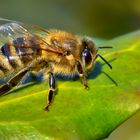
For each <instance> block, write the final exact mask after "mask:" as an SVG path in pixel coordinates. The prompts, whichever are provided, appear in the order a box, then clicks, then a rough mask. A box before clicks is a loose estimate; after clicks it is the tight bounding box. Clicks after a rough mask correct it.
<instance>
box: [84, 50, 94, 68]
mask: <svg viewBox="0 0 140 140" xmlns="http://www.w3.org/2000/svg"><path fill="white" fill-rule="evenodd" d="M82 57H83V61H84V63H85V66H88V65H89V64H91V61H92V56H91V53H90V50H89V49H88V48H85V49H84V51H83V53H82Z"/></svg>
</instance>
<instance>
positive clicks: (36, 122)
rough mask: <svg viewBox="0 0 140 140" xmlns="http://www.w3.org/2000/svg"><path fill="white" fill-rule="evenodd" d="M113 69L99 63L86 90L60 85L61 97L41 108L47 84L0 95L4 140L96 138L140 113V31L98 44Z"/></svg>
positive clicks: (71, 82)
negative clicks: (48, 105)
mask: <svg viewBox="0 0 140 140" xmlns="http://www.w3.org/2000/svg"><path fill="white" fill-rule="evenodd" d="M96 43H97V46H106V45H109V46H113V49H104V50H100V52H99V53H100V54H102V56H103V57H104V58H106V59H107V60H108V61H109V62H110V63H111V65H112V66H113V69H112V70H110V69H109V68H108V66H107V65H105V63H104V62H103V61H102V60H101V59H98V60H97V63H96V65H95V68H94V70H93V72H92V73H91V74H90V76H89V79H88V82H89V86H90V89H89V90H85V89H84V87H83V86H82V85H81V83H80V80H79V79H77V80H62V79H59V80H58V81H57V85H58V94H57V95H56V96H55V99H54V102H53V104H52V106H51V108H50V111H49V112H45V111H44V110H43V108H44V106H45V104H46V101H47V93H48V84H47V83H45V82H41V83H39V84H34V83H30V84H27V85H23V86H21V87H18V88H16V89H14V90H13V91H12V92H11V94H8V95H6V96H2V97H0V138H1V139H2V140H5V139H6V140H19V139H24V140H31V139H33V140H50V139H51V140H52V139H55V140H56V139H57V140H58V139H61V140H64V139H67V140H73V139H74V140H78V139H80V140H91V139H92V140H97V139H102V138H105V137H107V136H108V135H109V134H110V133H111V132H112V131H113V130H114V129H115V128H116V127H117V126H119V125H120V124H121V123H123V122H124V121H125V120H127V119H128V118H129V117H131V116H132V115H133V114H135V113H136V112H137V111H138V110H139V109H140V82H139V80H140V65H139V64H140V59H139V56H140V31H138V32H134V33H131V34H128V35H125V36H121V37H118V38H115V39H112V40H109V41H104V40H96Z"/></svg>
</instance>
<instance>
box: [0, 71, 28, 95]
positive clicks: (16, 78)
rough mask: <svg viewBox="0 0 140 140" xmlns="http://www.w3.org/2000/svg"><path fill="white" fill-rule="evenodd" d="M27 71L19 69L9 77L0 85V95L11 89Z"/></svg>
mask: <svg viewBox="0 0 140 140" xmlns="http://www.w3.org/2000/svg"><path fill="white" fill-rule="evenodd" d="M28 71H29V70H28V69H24V70H22V71H20V72H19V73H17V74H16V75H15V76H14V77H13V78H11V79H10V80H9V81H8V82H7V83H6V84H4V85H2V86H0V96H1V95H3V94H5V93H6V92H8V91H9V90H11V89H12V88H13V87H15V86H16V85H17V84H18V83H19V81H20V80H21V79H22V78H23V76H24V75H25V74H26V73H27V72H28Z"/></svg>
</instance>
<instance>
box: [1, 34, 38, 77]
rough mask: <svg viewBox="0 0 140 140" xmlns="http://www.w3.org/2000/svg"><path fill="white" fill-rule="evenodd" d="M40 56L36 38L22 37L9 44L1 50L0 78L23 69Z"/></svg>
mask: <svg viewBox="0 0 140 140" xmlns="http://www.w3.org/2000/svg"><path fill="white" fill-rule="evenodd" d="M37 55H39V43H38V42H37V40H36V39H35V37H28V38H24V37H20V38H17V39H15V40H13V42H8V43H6V44H4V45H3V46H2V47H1V50H0V76H1V75H4V74H6V73H11V72H13V71H15V70H18V69H21V68H22V67H24V66H25V65H27V64H28V63H29V62H31V61H32V60H33V59H34V58H35V56H37Z"/></svg>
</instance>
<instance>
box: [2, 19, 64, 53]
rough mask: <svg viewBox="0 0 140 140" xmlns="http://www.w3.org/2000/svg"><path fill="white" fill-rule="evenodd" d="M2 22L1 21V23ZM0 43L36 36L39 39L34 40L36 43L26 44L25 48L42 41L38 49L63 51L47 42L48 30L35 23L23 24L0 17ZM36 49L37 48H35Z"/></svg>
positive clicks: (33, 46) (32, 46) (34, 45)
mask: <svg viewBox="0 0 140 140" xmlns="http://www.w3.org/2000/svg"><path fill="white" fill-rule="evenodd" d="M2 22H3V23H2ZM0 23H2V24H1V25H0V43H1V46H2V45H3V44H5V43H7V42H9V41H14V40H16V39H17V38H22V37H26V38H28V37H29V38H32V37H33V38H37V39H38V40H40V41H35V42H34V43H37V44H30V45H29V46H28V45H26V48H35V47H36V46H38V45H40V44H38V43H42V45H41V47H40V49H43V50H46V51H51V52H55V53H63V51H62V50H61V49H60V48H56V47H55V46H53V45H51V44H49V43H48V42H47V41H46V39H45V38H46V37H47V35H48V34H49V31H48V30H46V29H43V28H41V27H39V26H36V25H30V24H24V23H22V22H17V21H13V20H8V19H3V18H0ZM22 46H23V47H25V46H24V45H20V44H19V46H18V45H17V47H22ZM35 49H37V48H35Z"/></svg>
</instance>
